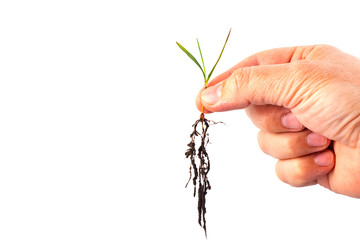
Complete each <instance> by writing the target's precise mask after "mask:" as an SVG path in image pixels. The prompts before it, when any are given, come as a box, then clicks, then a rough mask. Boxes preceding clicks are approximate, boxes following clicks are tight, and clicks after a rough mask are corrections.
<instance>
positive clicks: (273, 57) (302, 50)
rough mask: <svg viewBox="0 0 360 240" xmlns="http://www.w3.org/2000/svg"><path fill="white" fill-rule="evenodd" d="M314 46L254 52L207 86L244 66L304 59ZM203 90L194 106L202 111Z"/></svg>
mask: <svg viewBox="0 0 360 240" xmlns="http://www.w3.org/2000/svg"><path fill="white" fill-rule="evenodd" d="M313 48H314V46H304V47H287V48H276V49H271V50H266V51H262V52H259V53H257V54H254V55H252V56H250V57H248V58H246V59H244V60H242V61H241V62H239V63H238V64H236V65H235V66H233V67H232V68H230V69H229V70H227V71H225V72H224V73H222V74H220V75H219V76H217V77H215V78H214V79H213V80H211V81H210V82H209V84H208V87H211V86H214V85H216V84H217V83H219V82H222V81H223V80H225V79H227V78H229V77H230V76H231V75H232V74H233V72H234V71H236V70H237V69H240V68H244V67H252V66H258V65H272V64H283V63H289V62H291V61H296V60H302V59H304V58H305V57H306V56H307V55H308V54H309V52H310V51H311V50H312V49H313ZM203 90H204V88H203V89H201V91H200V92H199V94H198V96H197V97H196V106H197V108H198V109H199V111H202V103H201V92H202V91H203ZM204 112H205V113H211V111H209V110H207V109H205V111H204Z"/></svg>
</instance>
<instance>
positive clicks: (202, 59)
mask: <svg viewBox="0 0 360 240" xmlns="http://www.w3.org/2000/svg"><path fill="white" fill-rule="evenodd" d="M196 41H197V45H198V48H199V52H200V57H201V62H202V65H203V69H204V78H205V79H204V80H205V82H206V81H207V79H206V70H205V63H204V58H203V55H202V53H201V48H200V43H199V40H198V39H196Z"/></svg>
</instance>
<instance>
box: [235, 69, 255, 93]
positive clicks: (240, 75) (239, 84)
mask: <svg viewBox="0 0 360 240" xmlns="http://www.w3.org/2000/svg"><path fill="white" fill-rule="evenodd" d="M250 74H251V68H250V67H245V68H239V69H236V70H235V71H234V72H233V73H232V76H231V78H232V79H233V81H234V85H235V87H236V88H237V89H243V87H244V86H247V85H248V83H249V79H250Z"/></svg>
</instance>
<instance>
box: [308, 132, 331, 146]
mask: <svg viewBox="0 0 360 240" xmlns="http://www.w3.org/2000/svg"><path fill="white" fill-rule="evenodd" d="M306 142H307V144H309V146H312V147H322V146H325V144H326V143H327V138H326V137H324V136H321V135H320V134H317V133H314V132H312V133H309V134H308V135H307V136H306Z"/></svg>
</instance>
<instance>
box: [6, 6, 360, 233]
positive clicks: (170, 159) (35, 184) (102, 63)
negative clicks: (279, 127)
mask: <svg viewBox="0 0 360 240" xmlns="http://www.w3.org/2000/svg"><path fill="white" fill-rule="evenodd" d="M356 3H357V1H352V2H351V1H314V0H311V1H309V0H302V1H275V0H273V1H265V0H264V1H253V0H251V1H250V0H248V1H241V0H238V1H211V0H207V1H195V0H192V1H186V0H181V1H171V0H167V1H165V0H153V1H145V0H140V1H89V0H87V1H79V0H72V1H66V0H63V1H1V2H0V239H2V240H8V239H9V240H10V239H37V240H40V239H124V240H132V239H158V240H163V239H174V240H176V239H188V240H192V239H205V237H204V233H203V231H202V229H201V228H200V227H199V226H198V225H197V210H196V205H197V202H196V199H194V198H193V197H192V188H189V189H185V188H184V185H185V183H186V181H187V179H188V167H189V162H188V161H187V160H186V159H185V157H184V151H185V149H186V144H187V143H188V141H189V140H190V139H189V134H190V132H191V125H192V123H193V122H194V121H195V120H196V119H197V118H198V116H199V112H198V111H197V110H196V108H195V104H194V99H195V96H196V94H197V92H198V91H199V89H200V88H201V87H202V84H203V82H202V76H201V72H200V71H199V69H198V68H197V67H196V66H195V65H194V64H193V63H192V62H191V61H190V60H189V59H188V58H187V57H186V56H185V54H183V53H182V52H181V51H180V49H179V48H178V47H177V46H176V44H175V42H176V41H179V42H180V43H182V44H183V45H184V46H185V47H186V48H188V49H189V50H190V51H191V52H193V53H194V55H195V56H198V54H197V53H196V51H197V48H196V38H199V41H200V43H201V46H202V50H203V53H204V58H205V63H206V64H207V66H208V69H209V68H210V67H211V65H212V64H213V63H214V62H215V61H216V58H217V55H218V54H219V51H220V49H221V47H222V44H223V42H224V40H225V37H226V35H227V32H228V30H229V28H230V27H232V34H231V36H230V39H229V42H228V45H227V47H226V49H225V52H224V54H223V57H222V59H221V61H220V62H219V65H218V68H217V70H216V71H215V72H214V75H213V76H216V75H217V74H219V73H221V72H222V71H225V70H226V69H228V68H230V67H231V66H233V65H234V64H236V63H237V62H239V61H240V60H242V59H243V58H245V57H247V56H248V55H251V54H253V53H255V52H258V51H261V50H265V49H269V48H275V47H284V46H294V45H307V44H317V43H326V44H331V45H335V46H337V47H338V48H340V49H342V50H344V51H346V52H349V53H351V54H353V55H355V56H358V57H360V48H359V43H360V35H359V29H360V28H359V23H360V14H359V7H358V5H357V4H356ZM208 117H209V118H211V119H213V120H221V121H224V122H226V126H223V125H217V126H215V127H213V128H212V129H211V132H210V134H211V139H212V140H211V142H212V144H211V145H209V154H210V157H211V160H212V169H211V172H210V174H209V178H210V181H211V183H212V187H213V188H212V190H211V191H210V192H209V194H208V195H207V208H208V212H207V215H206V216H207V221H208V239H210V240H213V239H214V240H215V239H229V240H230V239H359V223H358V216H359V215H360V210H359V209H360V208H359V203H360V202H359V200H357V199H352V198H348V197H345V196H340V195H336V194H334V193H332V192H330V191H328V190H326V189H323V188H321V187H318V186H315V187H307V188H292V187H289V186H287V185H285V184H284V183H282V182H280V181H279V180H278V179H277V177H276V174H275V171H274V164H275V162H276V161H275V160H274V159H272V158H270V157H268V156H266V155H264V154H263V153H262V152H261V151H260V150H259V148H258V147H257V142H256V133H257V129H256V128H255V127H253V126H252V124H251V122H250V121H249V120H248V119H247V117H246V115H245V114H244V111H233V112H227V113H216V114H212V115H209V116H208Z"/></svg>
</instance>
